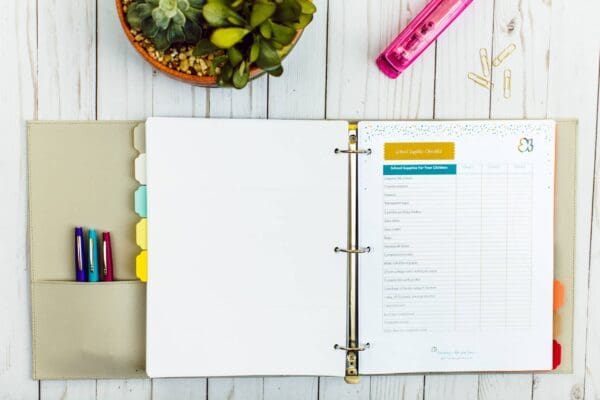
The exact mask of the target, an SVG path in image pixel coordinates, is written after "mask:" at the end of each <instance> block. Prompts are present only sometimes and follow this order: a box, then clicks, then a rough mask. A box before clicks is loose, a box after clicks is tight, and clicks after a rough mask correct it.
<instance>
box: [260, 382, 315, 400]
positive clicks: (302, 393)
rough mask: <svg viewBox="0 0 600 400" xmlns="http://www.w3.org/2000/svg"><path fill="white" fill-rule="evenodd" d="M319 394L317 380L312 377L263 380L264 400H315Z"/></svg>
mask: <svg viewBox="0 0 600 400" xmlns="http://www.w3.org/2000/svg"><path fill="white" fill-rule="evenodd" d="M318 394H319V379H318V378H314V377H286V378H265V379H264V385H263V396H264V397H263V398H264V400H278V399H286V400H315V399H317V398H318Z"/></svg>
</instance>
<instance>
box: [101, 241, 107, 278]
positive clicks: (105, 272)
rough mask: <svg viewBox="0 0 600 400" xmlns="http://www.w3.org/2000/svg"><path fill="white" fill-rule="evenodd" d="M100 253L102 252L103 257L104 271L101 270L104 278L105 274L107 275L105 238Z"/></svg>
mask: <svg viewBox="0 0 600 400" xmlns="http://www.w3.org/2000/svg"><path fill="white" fill-rule="evenodd" d="M102 253H103V254H102V255H103V257H102V258H103V259H104V271H103V272H104V277H105V278H106V276H107V275H108V265H107V263H106V259H107V257H106V254H107V253H106V240H104V241H103V242H102Z"/></svg>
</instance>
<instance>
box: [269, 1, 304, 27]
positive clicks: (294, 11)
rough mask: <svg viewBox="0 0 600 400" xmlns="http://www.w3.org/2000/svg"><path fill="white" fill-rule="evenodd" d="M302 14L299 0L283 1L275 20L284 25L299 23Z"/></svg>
mask: <svg viewBox="0 0 600 400" xmlns="http://www.w3.org/2000/svg"><path fill="white" fill-rule="evenodd" d="M301 13H302V7H300V3H298V2H297V0H281V3H280V4H279V7H277V11H276V12H275V14H274V15H273V19H274V20H276V21H278V22H282V23H294V22H297V21H298V19H299V18H300V14H301Z"/></svg>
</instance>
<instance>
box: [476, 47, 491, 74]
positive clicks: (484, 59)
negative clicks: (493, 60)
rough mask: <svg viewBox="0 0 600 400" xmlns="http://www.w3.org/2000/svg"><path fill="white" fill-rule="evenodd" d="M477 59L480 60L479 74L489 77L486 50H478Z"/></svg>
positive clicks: (488, 60)
mask: <svg viewBox="0 0 600 400" xmlns="http://www.w3.org/2000/svg"><path fill="white" fill-rule="evenodd" d="M479 58H480V59H481V72H482V73H483V76H485V77H488V76H490V69H491V67H490V58H489V57H488V51H487V49H480V50H479Z"/></svg>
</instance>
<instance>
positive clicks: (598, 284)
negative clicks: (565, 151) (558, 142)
mask: <svg viewBox="0 0 600 400" xmlns="http://www.w3.org/2000/svg"><path fill="white" fill-rule="evenodd" d="M597 98H598V99H600V84H599V85H598V97H597ZM597 103H598V104H597V110H596V138H598V134H600V101H597ZM598 145H599V143H598V140H597V139H596V146H598ZM595 168H596V170H595V176H596V177H598V176H600V151H598V149H596V165H595ZM596 179H597V178H596ZM599 211H600V186H598V185H595V186H594V204H593V218H592V241H591V257H590V260H591V263H590V268H591V269H590V280H589V288H590V292H589V299H588V314H587V315H588V320H587V323H588V329H587V348H586V369H585V371H586V375H585V395H586V397H587V398H588V399H596V398H598V397H600V378H599V377H598V374H600V348H599V346H597V345H595V344H596V343H600V293H598V292H599V291H600V290H598V288H600V271H599V270H598V266H599V265H600V213H599ZM579 388H581V386H578V387H577V389H575V388H574V389H575V390H573V389H572V390H571V396H572V398H576V399H581V398H582V396H581V395H580V394H581V393H582V391H581V390H579ZM574 392H575V393H574ZM574 394H576V395H577V396H575V395H574Z"/></svg>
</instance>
